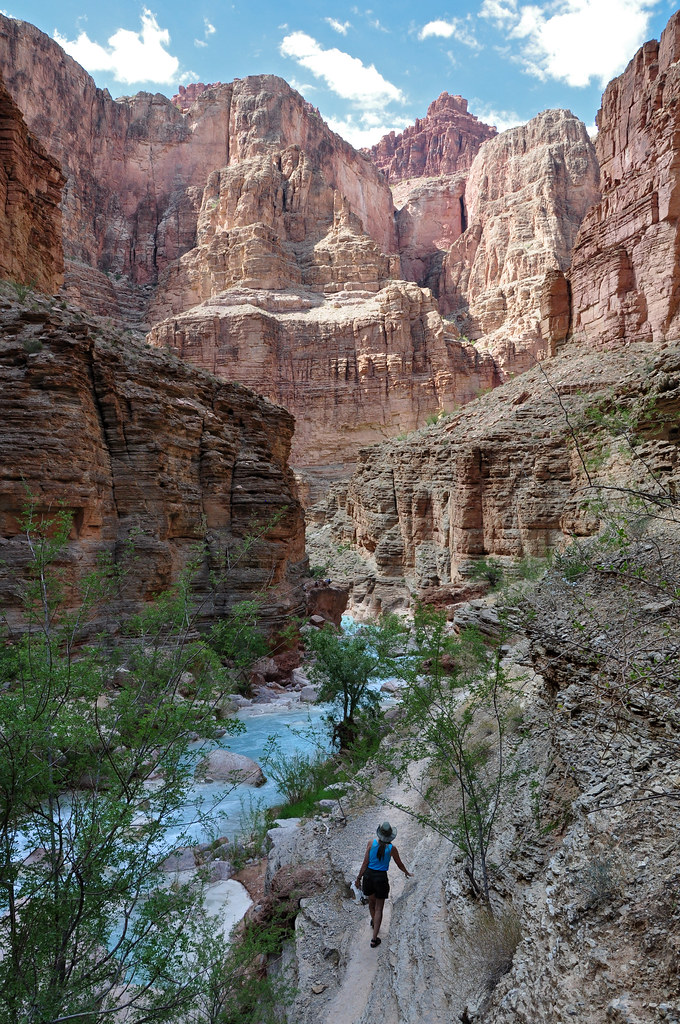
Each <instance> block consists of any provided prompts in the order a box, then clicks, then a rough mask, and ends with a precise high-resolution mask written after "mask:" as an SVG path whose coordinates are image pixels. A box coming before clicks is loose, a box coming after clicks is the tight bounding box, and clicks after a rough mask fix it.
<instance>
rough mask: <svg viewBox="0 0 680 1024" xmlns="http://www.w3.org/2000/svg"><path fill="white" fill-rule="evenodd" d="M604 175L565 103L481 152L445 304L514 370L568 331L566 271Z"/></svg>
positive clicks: (447, 268)
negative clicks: (577, 236)
mask: <svg viewBox="0 0 680 1024" xmlns="http://www.w3.org/2000/svg"><path fill="white" fill-rule="evenodd" d="M598 180H599V172H598V163H597V158H596V156H595V150H594V148H593V145H592V143H591V141H590V139H589V137H588V133H587V132H586V129H585V126H584V125H583V124H582V122H581V121H579V120H578V118H576V117H574V115H573V114H571V113H569V111H565V110H547V111H544V113H542V114H539V115H538V116H537V117H535V118H533V119H532V120H531V121H529V122H528V124H526V125H523V126H521V127H518V128H512V129H510V130H509V131H507V132H503V134H502V135H499V136H498V137H497V138H495V139H492V140H490V141H489V142H487V143H485V144H484V146H483V147H482V149H481V150H480V152H479V154H478V155H477V157H476V158H475V161H474V163H473V165H472V167H471V169H470V173H469V176H468V180H467V184H466V187H465V204H466V207H467V217H468V227H467V230H466V231H465V232H463V234H462V235H461V236H460V238H458V239H457V241H456V242H454V244H453V246H452V247H451V249H450V251H449V252H448V254H447V256H446V257H445V259H444V264H443V269H442V273H441V278H440V281H439V286H438V294H439V302H440V306H441V308H442V310H443V311H444V312H448V313H454V314H456V317H457V319H458V322H459V324H460V326H461V329H462V330H463V331H464V332H465V333H466V334H467V335H468V336H470V337H472V338H482V337H483V338H484V346H485V347H486V348H488V349H489V350H490V351H491V352H492V353H493V354H494V355H495V357H496V358H497V359H498V361H499V362H500V363H501V365H502V366H503V367H504V368H505V369H506V371H517V370H524V369H526V368H527V367H528V366H530V365H531V364H532V363H533V362H534V361H535V360H536V359H540V358H543V357H544V356H546V355H549V354H550V353H551V352H554V351H555V350H556V348H557V346H558V345H559V343H560V342H561V341H562V340H563V339H564V337H565V336H566V332H567V327H568V316H567V310H568V291H567V285H566V282H565V281H564V280H563V275H564V273H565V271H566V270H568V268H569V265H570V262H571V254H572V249H573V246H574V242H575V240H576V235H577V232H578V229H579V226H580V224H581V221H582V220H583V217H584V216H585V214H586V211H587V210H588V209H589V207H590V206H591V205H592V204H593V203H594V202H596V201H597V200H598V199H599V191H598Z"/></svg>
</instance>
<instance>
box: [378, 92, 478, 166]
mask: <svg viewBox="0 0 680 1024" xmlns="http://www.w3.org/2000/svg"><path fill="white" fill-rule="evenodd" d="M495 134H496V129H495V128H492V127H490V126H489V125H487V124H484V123H483V122H482V121H479V120H478V119H477V118H476V117H475V116H474V114H470V113H469V112H468V101H467V100H466V99H463V97H462V96H450V95H449V94H448V92H443V93H442V94H441V96H439V98H438V99H436V100H434V101H433V102H432V103H430V106H429V107H428V108H427V114H426V116H425V117H423V118H418V119H417V120H416V123H415V124H414V125H411V126H410V127H409V128H407V129H406V130H405V131H403V132H402V133H401V134H399V135H395V133H394V132H390V134H389V135H385V136H384V137H383V138H382V139H381V140H380V142H378V143H377V145H375V146H372V147H371V149H370V150H368V151H367V152H369V153H370V156H371V159H372V160H373V162H374V163H375V164H376V165H377V166H378V167H380V168H381V170H383V171H384V172H385V174H386V175H387V177H388V179H389V181H390V183H394V182H397V181H403V180H404V179H405V178H428V177H434V176H436V175H440V174H455V173H456V172H457V171H463V170H467V168H469V167H470V165H471V164H472V161H473V160H474V158H475V156H476V154H477V152H478V151H479V147H480V146H481V144H482V143H483V142H485V141H486V139H491V138H493V136H494V135H495Z"/></svg>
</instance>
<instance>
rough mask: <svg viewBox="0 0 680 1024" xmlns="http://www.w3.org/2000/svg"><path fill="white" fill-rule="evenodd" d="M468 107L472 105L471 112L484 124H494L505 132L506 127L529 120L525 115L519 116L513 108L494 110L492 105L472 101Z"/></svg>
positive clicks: (513, 126)
mask: <svg viewBox="0 0 680 1024" xmlns="http://www.w3.org/2000/svg"><path fill="white" fill-rule="evenodd" d="M470 107H471V108H472V107H474V109H471V110H470V113H471V114H474V115H475V117H478V118H479V120H480V121H483V123H484V124H490V125H494V127H495V128H497V129H498V131H499V132H505V131H507V130H508V128H516V127H517V125H520V124H526V123H527V121H528V120H529V119H528V118H527V117H520V116H519V115H518V114H516V113H515V111H514V110H496V109H495V108H494V107H488V106H485V105H484V104H483V103H482V104H476V103H474V102H472V103H471V104H470Z"/></svg>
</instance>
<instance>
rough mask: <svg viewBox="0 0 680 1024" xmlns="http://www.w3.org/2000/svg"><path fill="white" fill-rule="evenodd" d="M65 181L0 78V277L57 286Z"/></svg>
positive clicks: (52, 289)
mask: <svg viewBox="0 0 680 1024" xmlns="http://www.w3.org/2000/svg"><path fill="white" fill-rule="evenodd" d="M64 181H65V179H64V176H63V174H62V173H61V170H60V169H59V165H58V164H57V162H56V161H55V160H53V159H52V158H51V157H50V156H48V154H47V153H46V152H45V151H44V149H43V148H42V146H41V145H40V143H39V142H37V141H36V139H35V138H34V137H33V136H32V135H31V133H30V132H29V131H28V128H27V127H26V123H25V122H24V119H23V117H22V116H21V111H20V110H19V108H18V107H17V105H16V104H15V103H14V102H13V101H12V98H11V96H10V95H9V93H8V92H7V90H6V88H5V86H4V84H3V82H2V78H1V77H0V277H3V278H9V279H10V280H12V281H16V282H17V283H19V284H30V285H32V286H34V287H36V288H38V289H39V290H40V291H43V292H49V293H53V292H56V291H57V290H58V288H59V287H60V286H61V284H62V281H63V272H64V259H63V254H62V244H61V210H60V209H59V202H60V199H61V190H62V188H63V185H64Z"/></svg>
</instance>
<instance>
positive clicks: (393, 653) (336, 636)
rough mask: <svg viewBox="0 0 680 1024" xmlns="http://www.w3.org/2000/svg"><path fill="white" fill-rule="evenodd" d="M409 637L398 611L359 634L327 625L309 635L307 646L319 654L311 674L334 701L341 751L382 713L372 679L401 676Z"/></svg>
mask: <svg viewBox="0 0 680 1024" xmlns="http://www.w3.org/2000/svg"><path fill="white" fill-rule="evenodd" d="M405 635H406V627H405V626H404V624H403V623H402V622H401V621H400V620H399V619H398V618H397V617H396V616H394V615H391V616H383V618H382V619H381V620H380V621H379V622H377V623H375V624H370V625H365V626H360V627H359V628H358V629H357V630H356V631H355V632H353V633H344V634H343V633H339V632H338V631H337V630H336V629H335V628H334V627H333V626H331V625H326V626H324V627H323V629H320V630H315V631H314V632H313V633H309V634H308V637H307V644H308V646H309V648H310V650H311V651H312V652H313V653H314V655H315V658H316V661H315V664H314V666H313V668H312V670H311V677H312V679H313V680H314V681H315V682H318V684H319V700H321V701H326V702H328V703H329V704H331V705H332V710H331V713H330V722H331V725H332V728H333V738H334V740H336V741H337V742H338V744H339V746H340V748H341V749H347V748H349V747H350V746H351V745H352V744H353V743H354V742H355V741H356V739H357V738H358V736H359V734H360V732H361V727H362V722H363V723H364V724H365V723H366V721H367V720H370V719H374V718H375V717H376V716H377V714H378V711H379V707H380V694H379V693H376V692H375V691H374V690H371V689H370V687H369V683H370V682H371V680H375V679H386V678H387V677H388V676H390V675H394V674H395V672H396V666H397V662H396V660H395V659H396V657H397V655H398V654H399V653H400V651H401V650H402V649H403V646H404V640H405Z"/></svg>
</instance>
